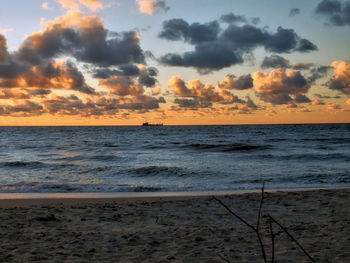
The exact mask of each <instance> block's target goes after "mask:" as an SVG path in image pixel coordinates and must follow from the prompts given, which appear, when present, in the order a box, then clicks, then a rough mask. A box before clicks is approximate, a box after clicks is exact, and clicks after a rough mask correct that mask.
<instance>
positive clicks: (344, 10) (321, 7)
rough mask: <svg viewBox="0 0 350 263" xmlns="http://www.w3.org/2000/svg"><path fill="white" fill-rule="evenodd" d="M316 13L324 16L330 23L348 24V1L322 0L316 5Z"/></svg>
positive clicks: (336, 24) (349, 23) (349, 7)
mask: <svg viewBox="0 0 350 263" xmlns="http://www.w3.org/2000/svg"><path fill="white" fill-rule="evenodd" d="M315 12H316V14H319V15H322V16H325V17H326V18H327V20H328V22H329V24H330V25H334V26H345V25H350V1H348V0H347V1H344V2H341V1H339V0H322V1H321V2H320V3H319V4H318V5H317V7H316V10H315Z"/></svg>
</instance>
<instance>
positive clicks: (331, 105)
mask: <svg viewBox="0 0 350 263" xmlns="http://www.w3.org/2000/svg"><path fill="white" fill-rule="evenodd" d="M327 109H328V110H329V111H337V110H341V106H340V104H339V103H328V104H327Z"/></svg>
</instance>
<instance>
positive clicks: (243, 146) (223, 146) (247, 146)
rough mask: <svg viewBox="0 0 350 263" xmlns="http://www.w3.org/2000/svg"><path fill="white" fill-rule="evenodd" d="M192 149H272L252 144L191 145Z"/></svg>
mask: <svg viewBox="0 0 350 263" xmlns="http://www.w3.org/2000/svg"><path fill="white" fill-rule="evenodd" d="M189 146H190V147H191V148H195V149H198V150H205V151H211V152H241V151H256V150H267V149H270V148H271V146H270V145H251V144H241V143H233V144H201V143H196V144H190V145H189Z"/></svg>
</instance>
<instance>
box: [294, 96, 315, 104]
mask: <svg viewBox="0 0 350 263" xmlns="http://www.w3.org/2000/svg"><path fill="white" fill-rule="evenodd" d="M294 102H295V103H309V102H311V100H310V99H309V98H308V97H306V96H305V95H303V94H297V95H295V97H294Z"/></svg>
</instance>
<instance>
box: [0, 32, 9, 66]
mask: <svg viewBox="0 0 350 263" xmlns="http://www.w3.org/2000/svg"><path fill="white" fill-rule="evenodd" d="M8 55H9V54H8V51H7V41H6V38H5V37H4V36H3V35H1V34H0V62H1V61H4V60H5V59H7V57H8Z"/></svg>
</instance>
